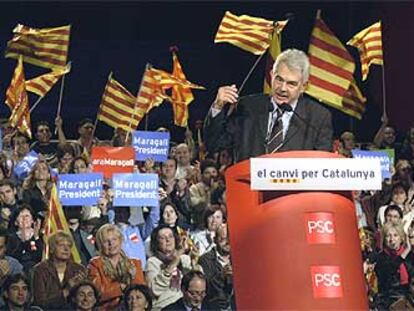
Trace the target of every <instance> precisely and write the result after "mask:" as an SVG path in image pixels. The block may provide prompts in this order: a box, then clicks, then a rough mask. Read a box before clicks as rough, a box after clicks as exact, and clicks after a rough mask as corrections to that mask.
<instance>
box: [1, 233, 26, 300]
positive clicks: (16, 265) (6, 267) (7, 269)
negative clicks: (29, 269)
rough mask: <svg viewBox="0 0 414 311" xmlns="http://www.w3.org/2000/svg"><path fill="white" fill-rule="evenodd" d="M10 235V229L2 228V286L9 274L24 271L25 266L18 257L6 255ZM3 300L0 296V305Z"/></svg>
mask: <svg viewBox="0 0 414 311" xmlns="http://www.w3.org/2000/svg"><path fill="white" fill-rule="evenodd" d="M8 237H9V234H8V231H7V230H6V229H3V228H0V288H2V287H3V283H4V281H5V280H6V278H7V277H8V276H10V275H13V274H17V273H21V272H23V266H22V265H21V264H20V262H19V261H18V260H17V259H16V258H13V257H11V256H7V255H6V252H7V240H8ZM1 300H2V298H1V297H0V306H1Z"/></svg>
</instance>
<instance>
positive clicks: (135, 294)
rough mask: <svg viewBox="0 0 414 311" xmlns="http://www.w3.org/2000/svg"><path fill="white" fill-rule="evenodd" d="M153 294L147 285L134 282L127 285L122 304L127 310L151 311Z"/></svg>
mask: <svg viewBox="0 0 414 311" xmlns="http://www.w3.org/2000/svg"><path fill="white" fill-rule="evenodd" d="M152 299H153V294H152V293H151V290H150V289H149V288H148V286H146V285H143V284H135V285H132V286H130V287H128V288H127V289H126V290H125V294H124V306H125V310H127V311H151V310H152Z"/></svg>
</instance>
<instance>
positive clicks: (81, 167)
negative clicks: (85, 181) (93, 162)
mask: <svg viewBox="0 0 414 311" xmlns="http://www.w3.org/2000/svg"><path fill="white" fill-rule="evenodd" d="M89 171H90V170H89V162H88V160H87V159H86V157H85V156H77V157H75V158H74V159H73V160H72V162H71V163H70V166H69V173H70V174H82V173H89Z"/></svg>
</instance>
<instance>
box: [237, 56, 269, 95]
mask: <svg viewBox="0 0 414 311" xmlns="http://www.w3.org/2000/svg"><path fill="white" fill-rule="evenodd" d="M265 54H266V53H265V52H263V53H262V54H261V55H260V56H259V57H258V58H257V60H256V62H255V63H254V64H253V66H252V67H251V68H250V70H249V72H248V73H247V75H246V77H245V78H244V80H243V82H242V84H241V86H240V88H239V91H238V92H237V94H238V95H240V93H241V91H242V90H243V88H244V86H245V85H246V82H247V80H249V78H250V76H251V75H252V73H253V71H254V70H255V69H256V67H257V65H258V64H259V62H260V60H261V59H262V58H263V55H265Z"/></svg>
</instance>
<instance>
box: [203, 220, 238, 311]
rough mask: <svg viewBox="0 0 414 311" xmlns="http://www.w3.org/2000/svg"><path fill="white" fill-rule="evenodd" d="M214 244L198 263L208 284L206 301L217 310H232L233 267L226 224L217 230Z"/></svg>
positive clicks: (233, 304) (233, 303)
mask: <svg viewBox="0 0 414 311" xmlns="http://www.w3.org/2000/svg"><path fill="white" fill-rule="evenodd" d="M214 243H215V247H214V248H212V249H211V250H210V251H209V252H207V253H205V254H204V255H202V256H201V257H200V259H199V261H198V263H199V265H200V266H201V268H202V269H203V272H204V274H205V276H206V278H207V282H208V288H207V297H206V301H208V302H209V303H211V304H214V305H216V306H217V310H230V309H232V310H234V307H235V300H234V290H233V267H232V263H231V258H230V241H229V236H228V230H227V225H226V224H222V225H220V226H219V227H218V228H217V230H216V234H215V237H214Z"/></svg>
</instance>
